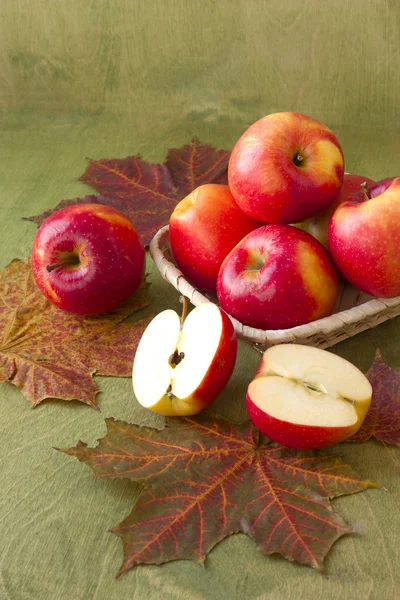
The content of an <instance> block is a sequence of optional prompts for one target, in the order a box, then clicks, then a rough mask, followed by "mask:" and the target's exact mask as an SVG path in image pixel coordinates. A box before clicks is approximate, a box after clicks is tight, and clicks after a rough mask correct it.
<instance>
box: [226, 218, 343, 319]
mask: <svg viewBox="0 0 400 600" xmlns="http://www.w3.org/2000/svg"><path fill="white" fill-rule="evenodd" d="M337 291H338V282H337V277H336V275H335V271H334V267H333V264H332V262H331V260H330V258H329V255H328V253H327V251H326V250H325V248H323V246H322V245H321V244H320V243H319V242H317V240H315V239H314V238H313V237H312V236H311V235H310V234H308V233H305V232H304V231H301V230H300V229H297V228H296V227H292V226H290V225H275V224H273V225H264V226H263V227H260V228H259V229H256V230H255V231H253V232H252V233H249V234H248V235H247V236H246V237H245V238H244V239H243V240H242V241H241V242H239V244H238V245H237V246H236V247H235V248H234V249H233V250H232V251H231V252H230V254H228V256H227V257H226V259H225V260H224V262H223V263H222V267H221V269H220V272H219V275H218V282H217V294H218V300H219V303H220V305H221V306H222V308H223V309H224V310H226V311H227V312H228V313H229V314H230V315H232V316H233V317H235V318H236V319H238V320H239V321H241V322H242V323H243V324H245V325H250V326H251V327H257V328H259V329H286V328H289V327H295V326H296V325H302V324H303V323H309V322H310V321H314V320H316V319H320V318H321V317H326V316H327V315H330V314H331V312H332V310H333V307H334V305H335V301H336V296H337Z"/></svg>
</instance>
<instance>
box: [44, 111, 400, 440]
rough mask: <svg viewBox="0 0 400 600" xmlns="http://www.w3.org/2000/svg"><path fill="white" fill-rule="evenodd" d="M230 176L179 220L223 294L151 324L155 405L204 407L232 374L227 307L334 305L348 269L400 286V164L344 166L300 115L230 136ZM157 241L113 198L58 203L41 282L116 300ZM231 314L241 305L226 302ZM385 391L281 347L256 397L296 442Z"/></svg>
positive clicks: (309, 315) (331, 431) (53, 291)
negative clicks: (369, 172) (397, 173)
mask: <svg viewBox="0 0 400 600" xmlns="http://www.w3.org/2000/svg"><path fill="white" fill-rule="evenodd" d="M228 182H229V185H228V186H227V185H217V184H207V185H203V186H200V187H198V188H197V189H195V190H194V191H193V192H192V193H191V194H189V195H188V196H187V197H186V198H185V199H184V200H182V201H181V202H179V204H178V205H177V206H176V208H175V210H174V212H173V213H172V215H171V218H170V223H169V233H170V243H171V250H172V253H173V256H174V259H175V261H176V264H177V265H178V267H179V268H180V270H181V271H182V273H183V274H184V276H185V277H186V278H187V279H188V280H189V281H190V282H191V283H192V284H193V285H195V286H196V287H198V288H199V289H201V290H204V291H206V292H208V293H211V295H215V296H216V299H217V300H218V304H219V306H218V305H217V304H216V303H212V302H210V303H207V304H204V305H202V306H200V307H197V308H195V309H194V310H192V311H191V312H190V314H189V315H188V316H187V318H186V312H187V301H186V299H185V302H184V308H183V314H182V316H181V317H179V316H178V315H177V313H175V312H174V311H172V310H166V311H163V312H161V313H160V314H159V315H157V316H156V317H155V318H154V319H153V320H152V321H151V323H150V324H149V326H148V327H147V329H146V330H145V332H144V334H143V336H142V338H141V340H140V343H139V345H138V349H137V352H136V355H135V360H134V364H133V388H134V392H135V395H136V398H137V400H138V401H139V403H140V404H142V405H143V406H145V407H146V408H148V409H150V410H153V411H155V412H158V413H161V414H164V415H170V416H173V415H193V414H196V413H198V412H200V411H201V410H203V409H204V408H206V407H207V406H208V405H209V404H210V403H211V402H212V401H213V400H214V398H215V397H216V396H217V395H218V394H219V392H220V391H221V390H222V389H223V387H224V386H225V385H226V383H227V382H228V380H229V378H230V376H231V374H232V372H233V369H234V365H235V361H236V354H237V341H236V335H235V331H234V328H233V325H232V321H231V320H230V318H229V316H228V315H231V316H233V317H235V318H237V319H238V320H239V321H241V322H242V323H243V324H244V325H248V326H251V327H256V328H259V329H283V328H285V329H286V328H291V327H295V326H297V325H301V324H304V323H309V322H311V321H313V320H316V319H319V318H322V317H325V316H328V315H330V314H331V313H332V311H333V308H334V305H335V303H336V297H337V293H338V279H339V278H341V279H346V280H348V281H349V282H350V283H352V284H353V285H355V286H356V287H358V288H359V289H360V290H362V291H363V292H366V293H368V294H370V295H373V296H380V297H393V296H397V295H400V252H399V251H398V247H400V226H399V223H400V177H398V178H391V179H384V180H382V181H380V182H378V183H374V182H373V181H372V180H370V179H368V178H366V177H362V176H359V175H348V174H345V173H344V159H343V152H342V149H341V147H340V144H339V142H338V140H337V139H336V137H335V135H334V134H333V132H332V131H331V130H330V129H329V128H328V127H326V126H325V125H324V124H323V123H320V122H318V121H316V120H314V119H312V118H310V117H307V116H305V115H302V114H299V113H275V114H272V115H268V116H266V117H264V118H263V119H260V120H259V121H257V122H256V123H254V124H253V125H252V126H251V127H249V129H248V130H247V131H246V132H245V133H244V134H243V135H242V137H241V138H240V139H239V140H238V142H237V143H236V145H235V146H234V148H233V151H232V154H231V157H230V161H229V168H228ZM144 265H145V252H144V248H143V245H142V243H141V241H140V238H139V236H138V234H137V232H136V230H135V227H134V225H133V224H132V222H131V221H130V220H129V219H128V218H127V217H126V216H124V215H123V214H121V213H120V212H118V211H116V210H115V209H113V208H111V207H107V206H102V205H96V204H84V205H77V206H70V207H68V208H65V209H63V210H60V211H58V212H57V213H55V214H53V215H52V216H51V217H49V218H48V219H46V221H45V222H44V223H43V224H42V226H41V227H40V228H39V230H38V233H37V235H36V238H35V241H34V245H33V252H32V268H33V274H34V277H35V280H36V282H37V284H38V286H39V288H40V289H41V291H42V292H43V293H44V294H45V295H46V297H47V298H48V299H49V300H50V301H51V302H53V303H54V304H55V305H56V306H58V307H59V308H60V309H62V310H66V311H70V312H72V313H80V314H96V313H102V312H106V311H110V310H113V309H114V308H116V307H117V306H119V305H120V304H121V303H122V302H123V301H124V300H126V299H128V298H129V296H131V295H132V294H133V292H134V291H135V290H136V289H137V288H138V286H139V285H140V282H141V281H142V279H143V275H144ZM227 313H228V314H227ZM371 396H372V389H371V385H370V384H369V382H368V380H367V379H366V377H365V376H364V375H363V374H362V373H361V372H360V371H359V370H358V369H357V368H356V367H355V366H354V365H352V364H351V363H349V362H348V361H346V360H344V359H342V358H340V357H338V356H335V355H333V354H331V353H329V352H326V351H324V350H319V349H317V348H310V347H307V346H301V345H296V344H286V345H279V346H274V347H273V348H270V349H268V350H267V351H266V352H265V353H264V356H263V359H262V361H261V365H260V367H259V369H258V371H257V374H256V376H255V378H254V379H253V381H252V382H251V383H250V385H249V387H248V392H247V399H246V405H247V409H248V412H249V415H250V417H251V419H252V420H253V422H254V424H255V425H256V427H258V428H259V430H260V431H261V432H262V433H264V434H265V435H267V436H268V437H270V438H271V439H272V440H274V441H277V442H279V443H281V444H284V445H287V446H292V447H296V448H317V447H321V446H325V445H330V444H333V443H336V442H338V441H341V440H343V439H346V438H347V437H349V436H351V435H352V434H354V433H355V432H356V431H357V430H358V429H359V427H360V426H361V424H362V421H363V419H364V417H365V415H366V413H367V411H368V408H369V405H370V402H371Z"/></svg>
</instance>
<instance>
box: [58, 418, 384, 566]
mask: <svg viewBox="0 0 400 600" xmlns="http://www.w3.org/2000/svg"><path fill="white" fill-rule="evenodd" d="M106 425H107V430H108V432H107V435H106V436H105V437H104V438H102V439H101V440H99V442H98V445H97V447H95V448H88V447H87V445H86V444H85V443H83V442H79V443H78V444H77V446H76V447H74V448H69V449H67V450H63V452H65V453H67V454H70V455H73V456H76V457H77V458H78V459H79V460H80V461H82V462H84V463H86V464H88V465H89V466H90V467H91V468H92V469H93V470H94V472H95V473H96V475H98V476H99V477H107V478H129V479H131V480H133V481H135V482H139V483H141V484H142V485H143V486H145V489H144V491H143V492H142V494H141V495H140V497H139V499H138V501H137V502H136V504H135V506H134V507H133V510H132V512H131V513H130V515H129V516H128V517H127V518H126V519H124V521H122V523H121V524H120V525H119V526H118V527H116V528H115V529H114V530H113V532H114V533H115V534H116V535H118V536H120V537H121V538H122V542H123V547H124V561H123V564H122V567H121V569H120V571H119V573H122V572H124V571H126V570H127V569H130V568H131V567H133V566H134V565H137V564H141V563H146V564H161V563H164V562H167V561H171V560H176V559H191V560H194V561H197V562H200V563H202V562H203V561H204V559H205V557H206V555H207V553H208V552H210V550H211V549H212V548H213V546H215V544H217V543H218V542H219V541H221V540H222V539H223V538H225V537H226V536H228V535H231V534H232V533H235V532H240V531H241V532H244V533H247V534H248V535H249V536H250V537H251V538H253V540H254V541H255V542H256V544H257V547H258V548H259V549H260V550H261V551H262V552H263V553H265V554H271V553H279V554H281V555H282V556H284V557H285V558H287V559H289V560H295V561H297V562H300V563H303V564H306V565H309V566H312V567H315V568H317V569H321V568H322V563H323V559H324V557H325V556H326V554H327V553H328V551H329V549H330V548H331V546H332V544H334V542H335V541H336V540H337V539H338V538H339V537H340V536H342V535H344V534H346V533H351V532H352V531H353V529H352V527H351V526H349V525H347V524H346V523H345V522H344V521H343V519H342V518H341V517H340V516H339V515H338V514H337V513H336V512H334V511H333V509H332V507H331V505H330V502H329V498H333V497H336V496H341V495H343V494H353V493H355V492H358V491H361V490H364V489H366V488H368V487H376V486H375V484H373V483H371V482H370V481H364V480H362V479H360V478H358V477H357V476H356V474H355V473H354V472H353V471H352V469H351V468H350V467H349V466H348V465H345V464H344V463H342V462H341V460H340V459H339V458H336V457H333V456H322V455H317V454H315V453H311V452H307V453H306V452H299V451H296V450H291V449H288V448H283V447H281V446H276V445H275V444H271V443H269V442H268V440H265V439H262V438H261V437H260V434H259V433H258V431H257V430H256V429H255V428H254V427H253V425H252V424H251V423H250V422H247V423H243V424H239V425H237V424H234V423H231V422H229V421H227V420H225V419H223V418H222V417H218V416H217V417H211V416H209V415H207V414H204V413H203V414H201V415H198V416H197V417H187V418H171V419H167V426H166V428H165V429H163V430H161V431H160V430H156V429H152V428H148V427H138V426H136V425H132V424H128V423H124V422H120V421H115V420H113V419H107V420H106Z"/></svg>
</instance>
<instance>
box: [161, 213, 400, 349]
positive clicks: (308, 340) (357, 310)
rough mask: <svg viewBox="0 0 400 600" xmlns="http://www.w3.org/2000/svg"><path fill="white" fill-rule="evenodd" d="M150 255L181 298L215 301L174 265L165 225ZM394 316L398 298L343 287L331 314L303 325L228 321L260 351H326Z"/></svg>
mask: <svg viewBox="0 0 400 600" xmlns="http://www.w3.org/2000/svg"><path fill="white" fill-rule="evenodd" d="M150 254H151V256H152V258H153V260H154V262H155V264H156V265H157V268H158V270H159V271H160V273H161V275H162V277H164V279H166V280H167V281H168V282H169V283H171V284H172V285H173V286H174V288H176V289H177V290H178V291H179V292H180V293H181V294H183V295H184V296H187V297H188V298H189V300H190V302H191V303H192V304H194V306H199V305H200V304H204V303H205V302H215V301H216V299H215V297H212V296H211V295H210V296H209V295H206V294H204V293H201V292H199V290H197V289H196V288H194V287H193V286H192V285H191V284H190V283H189V282H188V281H187V280H186V279H185V277H184V276H183V274H182V272H181V271H180V270H179V269H178V268H177V267H176V265H175V264H174V262H173V259H172V255H171V251H170V246H169V228H168V225H166V226H165V227H163V228H162V229H160V230H159V231H158V232H157V233H156V235H155V236H154V238H153V239H152V241H151V243H150ZM397 315H400V296H398V297H396V298H372V296H368V295H367V294H363V293H362V292H360V290H357V289H356V288H354V287H353V286H351V285H349V284H345V285H343V286H342V289H341V290H340V293H339V296H338V300H337V303H336V307H335V309H334V313H333V314H332V315H331V316H329V317H325V318H323V319H318V320H317V321H313V322H312V323H308V324H306V325H299V326H298V327H292V328H291V329H274V330H272V329H270V330H265V331H264V330H261V329H255V328H254V327H248V326H247V325H243V324H242V323H240V321H238V320H237V319H234V318H233V317H230V318H231V321H232V323H233V325H234V327H235V331H236V333H237V336H238V338H240V339H243V340H246V341H248V342H251V343H253V344H256V345H257V346H258V347H259V349H260V350H264V349H266V348H268V347H269V346H273V345H275V344H282V343H290V342H292V343H298V344H307V345H310V346H316V347H318V348H328V347H329V346H333V345H334V344H337V343H338V342H341V341H342V340H345V339H347V338H349V337H352V336H353V335H356V334H357V333H360V332H361V331H364V330H365V329H370V328H371V327H376V326H377V325H379V323H383V322H384V321H387V320H388V319H392V318H393V317H396V316H397Z"/></svg>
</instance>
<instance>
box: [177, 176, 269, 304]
mask: <svg viewBox="0 0 400 600" xmlns="http://www.w3.org/2000/svg"><path fill="white" fill-rule="evenodd" d="M260 225H261V223H259V222H258V221H255V220H254V219H252V218H250V217H248V216H247V215H246V214H245V213H244V212H243V211H242V210H241V209H240V208H239V206H238V205H237V204H236V202H235V200H234V198H233V196H232V194H231V193H230V191H229V188H228V186H227V185H218V184H215V183H208V184H206V185H201V186H200V187H198V188H196V189H195V190H194V191H193V192H191V193H190V194H189V195H188V196H187V197H186V198H184V199H183V200H181V202H179V204H177V206H176V208H175V210H174V212H173V213H172V215H171V218H170V221H169V234H170V242H171V249H172V253H173V255H174V258H175V262H176V264H177V265H178V267H179V268H180V270H181V271H182V273H183V274H184V275H185V277H186V278H187V279H188V280H189V281H190V282H192V283H193V284H194V285H195V286H196V287H199V288H201V289H204V290H208V291H211V292H215V288H216V284H217V276H218V271H219V269H220V266H221V264H222V261H223V260H224V258H225V257H226V256H227V254H229V252H230V251H231V250H232V248H233V247H234V246H236V244H237V243H238V242H240V240H241V239H243V238H244V236H245V235H247V234H248V233H249V232H250V231H253V229H255V228H256V227H259V226H260Z"/></svg>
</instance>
